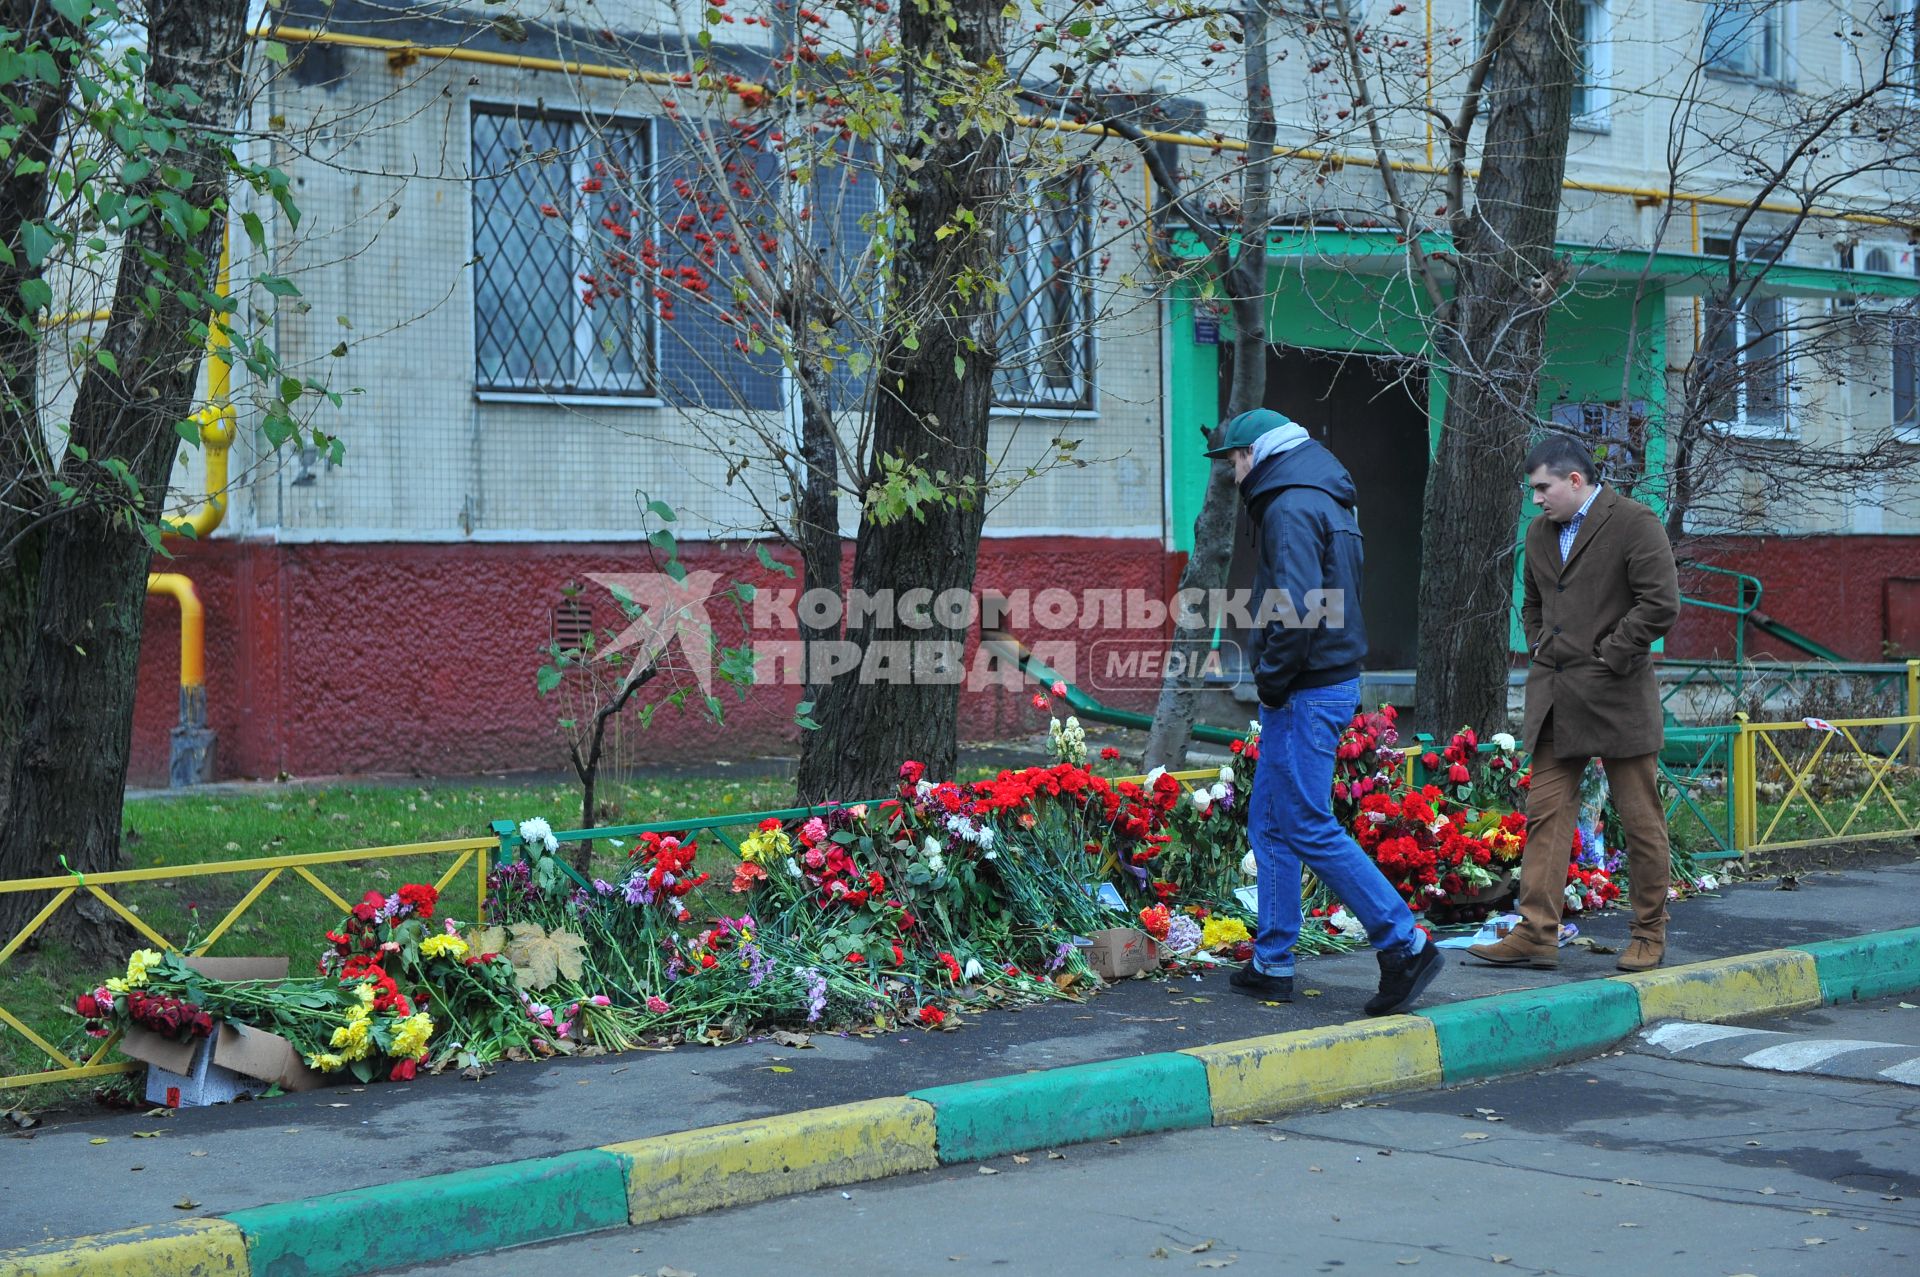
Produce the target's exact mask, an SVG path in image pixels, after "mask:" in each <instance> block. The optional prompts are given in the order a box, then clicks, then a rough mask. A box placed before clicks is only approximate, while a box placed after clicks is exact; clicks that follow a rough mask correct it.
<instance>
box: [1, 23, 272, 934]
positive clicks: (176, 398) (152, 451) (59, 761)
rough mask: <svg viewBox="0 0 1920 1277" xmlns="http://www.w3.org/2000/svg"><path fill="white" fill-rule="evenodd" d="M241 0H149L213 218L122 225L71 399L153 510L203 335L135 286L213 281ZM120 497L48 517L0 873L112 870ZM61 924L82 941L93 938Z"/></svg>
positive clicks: (92, 453) (181, 153) (128, 707)
mask: <svg viewBox="0 0 1920 1277" xmlns="http://www.w3.org/2000/svg"><path fill="white" fill-rule="evenodd" d="M246 9H247V6H246V3H245V0H156V2H155V3H153V4H151V5H150V6H149V8H148V49H149V55H150V62H149V66H148V71H147V78H148V84H149V86H150V88H149V92H151V93H154V94H159V93H161V92H163V91H170V90H172V89H176V88H179V87H183V86H190V87H191V88H192V89H194V91H195V92H196V93H197V95H198V97H197V100H196V101H194V102H193V103H192V104H191V105H188V104H185V103H182V104H180V106H179V107H178V115H179V117H180V118H181V119H182V120H183V122H184V124H185V126H186V127H185V129H184V130H183V132H182V134H181V136H180V139H179V141H180V145H179V147H178V148H177V149H175V150H174V151H173V152H172V154H171V158H172V160H173V162H174V163H175V164H177V165H179V166H180V167H182V168H184V169H186V170H187V171H188V172H189V173H190V174H191V175H192V183H191V186H190V188H189V189H188V190H187V191H186V193H185V196H186V199H187V201H188V203H189V204H191V205H192V206H193V207H195V208H199V209H206V210H209V211H211V213H212V216H211V217H210V218H209V220H208V222H207V224H206V225H205V226H204V227H203V228H201V229H200V231H199V232H198V233H197V234H196V235H194V236H193V237H192V238H191V239H190V240H188V239H182V238H180V237H178V236H175V235H172V234H170V233H168V231H167V230H166V228H165V226H164V225H163V223H162V219H161V218H159V217H152V218H149V219H147V220H146V221H144V222H142V223H140V224H139V225H137V226H135V227H134V228H133V229H131V230H130V231H128V232H127V234H126V243H125V248H124V251H123V252H122V253H121V258H120V271H119V277H118V279H117V280H116V282H115V288H114V299H113V307H112V317H111V318H110V319H109V320H108V322H107V329H106V333H105V335H104V337H103V339H102V345H103V347H104V348H105V349H106V350H107V351H109V352H111V355H112V357H113V360H114V364H115V366H116V367H117V368H118V369H119V370H120V371H119V372H118V373H117V374H116V373H110V372H108V370H107V367H106V366H105V365H99V364H96V365H94V366H92V367H91V368H90V369H89V371H88V373H87V375H86V378H85V380H84V381H83V382H82V383H81V387H80V393H79V396H78V399H77V401H76V403H75V405H74V410H73V421H72V434H71V441H72V444H74V445H79V446H80V447H84V448H85V450H86V456H87V457H89V458H91V459H92V461H93V462H94V463H98V462H101V461H104V460H106V459H108V458H116V459H118V460H119V461H121V462H123V463H124V464H125V465H126V467H127V469H128V473H129V474H130V475H131V476H132V479H133V481H134V482H135V483H136V484H137V485H138V494H139V496H138V501H139V508H138V510H137V511H136V512H135V513H136V514H137V516H138V517H139V518H142V519H145V520H147V521H149V522H151V521H153V520H157V519H158V518H159V516H160V513H161V509H162V507H163V506H164V503H165V499H166V494H167V481H168V478H169V476H170V474H171V472H172V469H173V462H174V456H175V453H176V450H177V448H178V446H179V436H178V435H176V434H175V433H174V425H175V423H177V422H179V421H181V420H183V419H184V418H186V417H187V415H188V413H189V411H190V409H191V408H192V403H193V394H194V384H195V381H196V379H197V378H198V376H199V370H200V361H201V346H202V341H203V339H200V338H196V337H195V336H194V325H195V322H196V321H197V320H204V319H205V316H204V315H200V314H197V313H194V312H195V311H196V310H197V309H198V306H199V304H200V303H199V302H198V301H197V300H195V301H193V302H192V303H191V306H190V305H189V303H188V302H187V301H183V300H182V298H181V296H180V292H181V291H182V289H180V288H160V289H158V290H156V298H157V300H156V301H155V302H154V303H152V304H149V303H147V302H146V301H144V300H143V298H142V294H143V292H144V291H145V290H146V289H147V288H148V286H149V285H150V284H151V283H152V282H153V280H154V278H155V276H156V274H162V275H164V276H165V277H167V278H171V279H174V280H177V281H185V280H189V279H196V278H197V279H199V280H200V281H202V283H203V284H210V283H211V280H212V276H213V262H214V260H215V258H216V256H217V254H218V251H219V246H220V237H221V234H222V232H223V230H224V202H225V196H226V172H227V169H226V161H225V158H224V156H223V154H222V152H221V149H220V142H219V138H218V137H217V136H215V135H214V133H213V131H214V130H223V129H229V128H231V126H232V123H233V120H234V118H235V115H236V113H237V110H238V103H239V91H240V81H241V64H242V55H243V52H244V44H245V39H246ZM148 181H149V182H150V183H151V182H154V181H155V179H153V178H149V179H148ZM140 193H142V194H150V193H151V192H149V191H144V190H143V191H141V192H140ZM147 255H151V257H148V256H147ZM150 260H153V261H158V262H162V263H164V266H162V267H159V268H156V267H155V266H152V265H149V264H148V263H149V261H150ZM186 291H188V292H189V294H190V295H191V294H192V293H193V292H194V291H195V290H193V289H187V290H186ZM201 291H204V290H201ZM61 475H62V478H63V479H65V480H66V481H68V482H70V483H72V484H74V485H75V486H76V487H80V488H82V489H83V490H85V489H89V488H95V487H96V485H104V483H106V482H107V480H105V479H103V478H102V477H100V476H99V473H98V471H97V469H95V468H93V467H90V466H89V465H88V464H86V463H83V462H82V461H81V460H79V459H77V457H76V453H75V451H74V449H73V448H71V447H70V448H69V451H68V453H67V455H66V457H65V458H64V459H63V461H62V463H61ZM124 498H125V493H124V490H123V491H122V493H121V494H120V498H119V499H118V500H115V499H114V498H113V496H112V494H110V493H108V492H106V491H99V492H98V495H97V497H96V499H93V500H88V501H85V502H83V503H82V504H81V506H80V507H79V508H77V509H76V510H75V511H74V512H73V513H71V514H68V515H65V516H63V517H62V518H61V519H59V520H58V521H56V522H53V523H50V524H49V525H48V528H47V536H46V542H45V555H44V559H43V561H42V575H41V580H40V585H39V591H38V604H37V607H36V610H35V614H34V618H33V622H32V625H31V631H30V634H29V636H28V643H29V646H28V650H27V652H26V669H25V676H24V678H23V680H22V688H21V697H20V701H19V705H18V709H19V715H18V719H17V721H18V724H19V738H18V744H17V748H16V749H15V751H14V754H13V757H12V758H11V759H8V760H4V761H5V762H6V764H7V765H8V766H9V767H10V776H9V789H10V795H9V796H10V799H11V808H10V810H9V812H8V829H7V837H6V838H5V840H4V841H0V877H17V876H23V875H28V874H48V873H58V872H60V869H61V859H62V857H64V858H65V863H66V865H67V866H68V867H69V868H71V869H73V870H78V871H99V870H103V869H108V868H111V867H112V866H113V865H114V864H115V863H116V862H117V861H118V859H119V851H120V807H121V802H122V799H123V798H124V795H125V788H126V776H127V758H128V752H129V746H130V743H131V739H132V735H133V697H134V683H135V674H136V672H137V669H138V662H139V657H140V636H141V627H142V621H143V618H144V613H145V598H146V576H147V568H148V564H149V561H150V560H151V557H152V551H151V549H150V547H149V546H148V544H147V542H146V541H145V540H144V539H143V538H142V537H141V536H139V535H138V534H137V533H136V532H135V531H134V530H133V529H132V528H131V527H130V526H129V523H130V520H129V518H128V511H127V510H126V509H125V506H124ZM37 904H38V902H36V901H34V900H32V899H30V898H29V897H27V896H25V895H19V894H16V895H12V896H5V897H0V931H4V932H11V930H12V929H14V928H16V927H18V926H19V925H20V924H21V923H23V922H24V921H25V920H26V917H27V916H29V915H30V914H31V912H32V911H33V910H34V909H35V908H37ZM65 916H66V918H67V919H69V920H71V919H73V918H75V917H76V916H77V915H75V914H73V913H71V912H69V913H67V914H66V915H65ZM69 929H70V930H72V931H73V933H74V934H76V935H77V936H78V938H79V939H81V940H82V942H86V941H88V940H89V939H91V940H93V941H95V942H97V941H98V940H99V939H100V937H99V935H98V933H94V934H92V935H91V936H89V935H88V934H87V933H86V932H84V931H81V930H78V929H74V928H72V927H71V924H69Z"/></svg>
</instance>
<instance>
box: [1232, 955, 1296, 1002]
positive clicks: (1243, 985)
mask: <svg viewBox="0 0 1920 1277" xmlns="http://www.w3.org/2000/svg"><path fill="white" fill-rule="evenodd" d="M1227 983H1228V984H1230V985H1232V986H1233V991H1234V992H1235V993H1244V994H1246V995H1247V996H1248V997H1250V998H1264V999H1265V1000H1266V1001H1268V1002H1291V1001H1293V977H1292V976H1290V975H1268V974H1267V973H1266V972H1264V971H1256V970H1254V966H1253V964H1252V963H1251V962H1249V963H1247V964H1246V965H1245V966H1243V967H1241V968H1240V969H1239V970H1238V971H1236V972H1234V973H1233V974H1232V975H1231V976H1229V977H1228V978H1227Z"/></svg>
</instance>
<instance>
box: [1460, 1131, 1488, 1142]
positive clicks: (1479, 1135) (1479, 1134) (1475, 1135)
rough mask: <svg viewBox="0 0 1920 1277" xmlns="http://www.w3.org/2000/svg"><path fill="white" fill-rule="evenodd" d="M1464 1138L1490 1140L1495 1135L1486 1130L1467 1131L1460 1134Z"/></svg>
mask: <svg viewBox="0 0 1920 1277" xmlns="http://www.w3.org/2000/svg"><path fill="white" fill-rule="evenodd" d="M1460 1138H1461V1139H1463V1140H1490V1139H1492V1138H1493V1136H1491V1135H1489V1134H1487V1133H1486V1132H1485V1131H1467V1132H1465V1133H1463V1134H1462V1135H1461V1136H1460Z"/></svg>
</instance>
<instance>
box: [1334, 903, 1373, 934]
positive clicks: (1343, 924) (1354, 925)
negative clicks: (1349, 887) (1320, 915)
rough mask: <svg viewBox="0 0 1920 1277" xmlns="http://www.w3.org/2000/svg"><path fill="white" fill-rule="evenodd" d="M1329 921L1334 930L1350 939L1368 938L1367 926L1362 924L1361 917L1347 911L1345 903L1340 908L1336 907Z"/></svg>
mask: <svg viewBox="0 0 1920 1277" xmlns="http://www.w3.org/2000/svg"><path fill="white" fill-rule="evenodd" d="M1327 922H1328V923H1329V924H1330V925H1331V926H1332V927H1333V929H1334V930H1336V931H1338V932H1339V933H1340V934H1341V935H1343V936H1345V937H1346V938H1347V939H1349V940H1365V939H1366V938H1367V929H1366V927H1365V926H1363V925H1362V924H1361V922H1360V919H1358V918H1356V917H1354V916H1353V915H1352V914H1351V913H1349V912H1347V907H1346V906H1345V905H1341V906H1340V907H1339V908H1338V909H1335V910H1334V911H1333V915H1332V916H1331V917H1329V918H1328V919H1327Z"/></svg>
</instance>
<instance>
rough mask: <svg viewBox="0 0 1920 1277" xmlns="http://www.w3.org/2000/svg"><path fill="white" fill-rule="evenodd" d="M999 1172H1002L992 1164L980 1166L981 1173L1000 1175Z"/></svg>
mask: <svg viewBox="0 0 1920 1277" xmlns="http://www.w3.org/2000/svg"><path fill="white" fill-rule="evenodd" d="M999 1173H1000V1172H999V1171H998V1170H996V1169H995V1168H993V1167H991V1166H982V1167H981V1168H980V1174H982V1175H998V1174H999Z"/></svg>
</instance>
